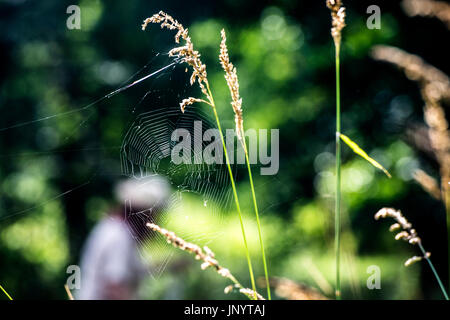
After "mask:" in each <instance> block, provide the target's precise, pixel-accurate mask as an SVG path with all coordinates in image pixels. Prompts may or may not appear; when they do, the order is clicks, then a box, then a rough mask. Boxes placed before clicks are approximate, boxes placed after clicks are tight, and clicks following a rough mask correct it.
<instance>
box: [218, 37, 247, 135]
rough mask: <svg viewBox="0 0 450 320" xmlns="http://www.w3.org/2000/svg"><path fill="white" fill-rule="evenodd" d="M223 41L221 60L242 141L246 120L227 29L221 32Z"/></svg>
mask: <svg viewBox="0 0 450 320" xmlns="http://www.w3.org/2000/svg"><path fill="white" fill-rule="evenodd" d="M220 35H221V36H222V41H221V42H220V55H219V60H220V64H221V65H222V68H223V70H224V71H225V79H226V80H227V85H228V88H229V89H230V94H231V106H232V107H233V111H234V117H235V122H236V134H237V136H238V138H239V140H241V141H242V139H243V137H244V124H243V122H244V120H243V118H242V98H241V97H240V95H239V80H238V77H237V72H236V67H235V66H234V65H233V64H232V63H231V62H230V57H229V56H228V48H227V43H226V41H227V36H226V34H225V30H224V29H222V31H221V32H220Z"/></svg>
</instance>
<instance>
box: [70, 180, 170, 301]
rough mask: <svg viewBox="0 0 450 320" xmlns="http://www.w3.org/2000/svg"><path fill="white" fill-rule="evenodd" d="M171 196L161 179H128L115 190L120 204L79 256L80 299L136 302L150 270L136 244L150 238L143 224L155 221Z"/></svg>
mask: <svg viewBox="0 0 450 320" xmlns="http://www.w3.org/2000/svg"><path fill="white" fill-rule="evenodd" d="M169 196H170V186H169V183H168V181H167V180H166V179H165V178H163V177H162V176H158V175H154V176H148V177H145V178H140V179H136V178H129V179H127V180H124V181H121V182H119V183H118V184H117V185H116V187H115V197H116V200H117V202H118V203H119V205H118V206H116V208H115V209H113V210H111V211H110V212H108V213H107V216H106V217H105V218H103V219H102V220H101V221H100V222H99V223H98V224H97V225H96V226H95V227H94V229H93V230H92V232H91V233H90V235H89V237H88V239H87V240H86V243H85V245H84V248H83V252H82V256H81V266H80V269H81V288H80V290H79V292H78V295H77V298H78V299H81V300H123V299H137V298H138V297H137V292H138V287H139V284H140V282H141V281H142V280H143V279H144V277H145V276H147V275H148V271H149V267H148V266H147V265H146V264H145V263H144V262H143V261H142V259H141V257H140V255H139V245H140V244H142V243H143V242H145V241H146V240H148V239H149V238H150V235H151V233H150V232H149V231H148V230H147V229H146V227H145V222H147V221H155V219H156V218H157V216H158V215H159V213H160V212H161V211H162V210H164V208H165V207H166V205H167V202H168V198H169Z"/></svg>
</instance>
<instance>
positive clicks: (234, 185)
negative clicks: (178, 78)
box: [206, 84, 257, 300]
mask: <svg viewBox="0 0 450 320" xmlns="http://www.w3.org/2000/svg"><path fill="white" fill-rule="evenodd" d="M206 87H207V90H208V94H209V96H210V97H211V100H212V101H211V103H212V109H213V112H214V117H215V119H216V123H217V129H219V134H220V139H221V140H222V146H223V150H224V153H225V161H226V163H227V167H228V173H229V175H230V181H231V187H232V189H233V196H234V202H235V204H236V210H237V212H238V215H239V222H240V225H241V231H242V238H243V240H244V247H245V255H246V258H247V264H248V270H249V273H250V280H251V283H252V289H253V291H254V293H255V300H256V299H257V296H256V285H255V276H254V274H253V267H252V261H251V259H250V253H249V250H248V244H247V237H246V236H245V228H244V221H243V220H242V212H241V206H240V204H239V198H238V193H237V190H236V184H235V182H234V177H233V171H232V170H231V165H230V159H229V157H228V152H227V147H226V144H225V139H224V137H223V133H222V126H221V125H220V120H219V115H218V114H217V110H216V105H215V103H214V98H213V96H212V93H211V89H210V88H209V84H207V86H206Z"/></svg>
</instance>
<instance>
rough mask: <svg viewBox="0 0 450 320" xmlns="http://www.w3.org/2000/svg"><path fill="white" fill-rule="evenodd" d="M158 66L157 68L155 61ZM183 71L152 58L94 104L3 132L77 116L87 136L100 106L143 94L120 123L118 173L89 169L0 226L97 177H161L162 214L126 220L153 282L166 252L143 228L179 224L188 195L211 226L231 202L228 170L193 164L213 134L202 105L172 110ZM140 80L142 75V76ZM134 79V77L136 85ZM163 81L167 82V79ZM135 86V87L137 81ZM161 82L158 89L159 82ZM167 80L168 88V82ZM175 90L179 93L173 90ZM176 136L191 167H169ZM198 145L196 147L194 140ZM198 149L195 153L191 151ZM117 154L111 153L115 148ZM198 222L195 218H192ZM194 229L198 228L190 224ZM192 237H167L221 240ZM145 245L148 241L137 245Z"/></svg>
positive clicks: (195, 233)
mask: <svg viewBox="0 0 450 320" xmlns="http://www.w3.org/2000/svg"><path fill="white" fill-rule="evenodd" d="M157 59H159V62H158V61H156V62H155V60H157ZM184 70H185V65H183V64H180V62H179V61H177V60H173V59H169V57H167V55H163V54H159V53H157V54H156V55H154V57H153V58H152V59H151V60H150V62H148V63H147V64H146V65H145V66H143V67H142V68H141V69H140V70H139V71H138V72H136V73H135V74H134V75H132V76H131V77H130V78H129V79H127V80H126V81H125V82H124V83H123V84H122V85H121V86H120V87H119V88H118V89H116V90H114V91H112V92H110V93H108V94H106V95H103V96H101V97H100V98H98V99H96V100H95V101H93V102H91V103H89V104H86V105H84V106H82V107H79V108H75V109H71V110H69V111H64V112H60V113H53V114H48V115H45V116H43V117H39V118H35V119H29V120H25V121H23V122H19V123H12V124H11V123H10V124H9V125H6V126H4V127H1V128H0V134H2V133H3V132H6V131H9V130H21V131H23V129H24V128H25V127H27V126H35V125H37V124H38V123H40V122H49V123H50V124H52V123H53V121H56V120H58V119H59V118H62V117H70V116H71V115H72V114H79V115H81V120H80V121H79V122H78V124H75V126H74V127H75V129H74V132H75V131H76V130H90V129H91V128H90V120H91V117H92V115H93V114H95V111H96V110H95V109H96V108H97V109H99V108H100V104H102V103H105V102H108V100H109V99H113V98H114V97H115V96H116V95H119V94H125V93H124V91H125V90H143V93H142V94H141V98H140V100H139V101H138V103H135V104H133V105H131V106H130V107H126V108H127V109H128V111H129V112H128V115H129V116H128V117H127V118H124V119H123V121H124V122H126V123H127V125H126V127H127V131H126V133H125V135H124V137H123V139H122V141H121V146H120V149H119V148H118V147H117V148H118V157H119V158H120V163H121V171H120V172H110V171H108V168H106V167H105V166H102V165H101V164H100V165H99V164H95V165H93V166H92V168H89V170H90V171H91V172H92V174H91V175H90V178H89V179H88V180H87V181H85V182H83V183H81V184H80V183H78V184H76V185H74V186H73V187H72V188H70V189H68V190H63V191H62V192H60V193H58V194H56V195H54V196H52V197H50V198H48V199H44V200H42V201H40V202H38V203H36V204H35V205H32V206H30V207H27V208H25V209H23V210H19V211H15V212H8V213H6V215H3V216H2V217H0V221H2V220H5V219H8V218H12V217H15V216H21V215H23V214H28V213H32V212H34V211H35V210H37V209H38V208H40V207H43V206H45V205H47V204H48V203H50V202H52V201H61V200H62V199H63V198H64V197H66V196H68V195H69V194H71V193H73V192H76V191H77V190H79V189H80V188H85V187H86V186H87V185H89V184H90V183H92V182H93V181H94V180H95V179H96V177H98V176H101V175H118V174H119V175H122V176H127V177H133V178H136V179H140V178H143V177H146V176H149V175H156V174H157V175H160V176H164V177H166V178H167V179H168V181H169V183H170V185H171V186H172V188H173V193H172V194H171V196H170V199H169V200H168V201H167V202H166V203H165V204H164V206H163V208H160V211H161V213H160V214H159V215H158V219H157V221H154V220H153V215H152V214H151V212H152V208H148V209H147V210H145V211H142V212H139V213H134V214H129V215H127V219H128V222H129V225H130V226H131V228H130V231H131V234H132V235H133V237H134V238H135V239H136V241H137V242H138V243H139V244H140V246H139V247H140V254H141V256H142V257H143V259H144V261H149V262H150V263H151V264H152V268H151V269H150V273H151V275H152V276H153V277H154V278H157V277H159V276H160V275H161V274H162V273H163V271H164V270H165V269H166V266H167V265H168V263H169V262H170V259H171V257H172V255H173V252H174V251H173V250H171V247H170V246H168V244H167V242H166V240H165V239H164V238H163V237H162V236H160V235H159V234H155V233H154V232H153V231H151V230H149V229H148V228H147V227H146V226H145V224H146V223H147V222H155V223H158V224H160V225H161V226H162V227H164V226H166V225H168V224H170V222H172V221H174V220H177V219H186V218H187V215H189V213H188V212H186V211H185V210H184V207H183V206H184V201H183V200H184V195H185V194H189V195H193V197H191V199H192V198H194V199H198V205H199V207H201V209H202V211H207V214H208V215H212V216H213V217H214V218H215V219H218V220H216V221H221V218H222V212H223V211H224V210H226V209H227V208H228V206H229V204H230V202H231V201H230V200H231V190H230V181H229V177H228V170H227V167H226V165H224V164H206V163H205V162H199V161H198V159H201V154H200V153H199V152H202V150H203V148H204V147H205V146H206V143H205V142H203V140H202V139H201V138H202V137H203V134H204V133H205V131H206V130H208V129H210V128H215V125H214V124H213V122H212V121H211V120H210V119H211V117H210V115H209V114H208V112H207V111H209V110H208V107H207V106H206V105H201V104H195V105H192V106H189V107H188V108H186V111H185V113H182V112H181V110H180V108H179V102H180V101H181V99H183V98H185V97H187V96H188V93H187V91H188V90H192V89H191V86H190V85H189V82H188V75H187V74H186V73H185V72H184ZM143 72H145V74H144V76H143ZM138 76H139V77H138ZM167 78H168V79H167ZM136 79H137V80H136ZM160 80H163V81H160ZM167 80H168V81H167ZM171 81H174V82H175V83H174V84H175V85H178V87H181V89H180V90H181V92H174V90H172V88H171V86H170V83H171ZM180 83H182V85H180ZM195 121H200V122H201V124H202V127H201V132H195V131H196V130H198V129H195V128H194V123H195ZM176 129H184V130H187V131H188V132H189V134H190V136H191V147H190V151H191V152H190V154H191V158H192V159H191V161H190V164H186V163H182V164H178V165H177V164H174V163H173V162H172V161H171V159H170V158H171V150H172V148H173V147H174V146H175V145H176V143H177V142H175V141H172V140H171V135H172V132H173V131H174V130H176ZM69 138H70V135H69V136H66V137H63V139H62V141H67V140H68V139H69ZM199 139H200V140H199ZM196 144H197V145H198V144H200V145H201V146H202V148H201V149H200V151H197V149H196V148H194V145H196ZM108 148H111V147H108V146H102V148H99V150H97V151H98V152H101V151H103V150H101V149H108ZM114 148H116V147H114ZM61 152H73V151H64V150H63V151H61V150H60V149H59V150H56V148H55V150H46V151H45V152H27V153H26V155H25V154H24V155H17V154H16V155H12V154H2V155H1V156H2V157H18V156H27V157H36V156H37V157H39V156H50V155H52V154H56V153H61ZM76 152H87V153H92V152H95V150H92V149H91V148H88V147H86V148H81V149H79V150H76ZM196 218H198V216H196ZM197 222H198V223H199V224H201V223H202V222H201V221H197ZM199 230H200V229H194V228H186V229H179V230H174V231H176V233H177V234H178V235H179V236H181V237H183V238H184V239H186V240H187V241H192V242H195V243H201V244H205V245H206V244H208V243H210V242H212V241H213V240H214V239H215V238H217V237H219V236H220V235H221V231H220V230H214V229H213V226H210V227H208V226H206V227H205V224H204V223H203V228H201V231H199ZM145 238H151V240H150V241H143V240H141V239H145Z"/></svg>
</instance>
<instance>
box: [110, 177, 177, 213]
mask: <svg viewBox="0 0 450 320" xmlns="http://www.w3.org/2000/svg"><path fill="white" fill-rule="evenodd" d="M115 195H116V199H117V200H118V201H120V202H121V203H125V202H129V203H130V205H131V206H132V207H136V208H153V207H155V206H164V205H165V204H166V202H167V200H168V199H169V196H170V185H169V182H168V181H167V179H166V178H164V177H162V176H160V175H152V176H147V177H144V178H128V179H126V180H123V181H121V182H119V183H118V184H117V185H116V187H115Z"/></svg>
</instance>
